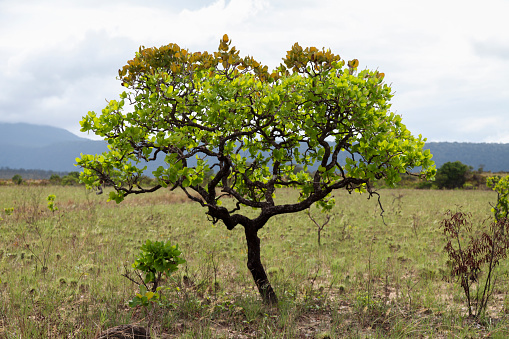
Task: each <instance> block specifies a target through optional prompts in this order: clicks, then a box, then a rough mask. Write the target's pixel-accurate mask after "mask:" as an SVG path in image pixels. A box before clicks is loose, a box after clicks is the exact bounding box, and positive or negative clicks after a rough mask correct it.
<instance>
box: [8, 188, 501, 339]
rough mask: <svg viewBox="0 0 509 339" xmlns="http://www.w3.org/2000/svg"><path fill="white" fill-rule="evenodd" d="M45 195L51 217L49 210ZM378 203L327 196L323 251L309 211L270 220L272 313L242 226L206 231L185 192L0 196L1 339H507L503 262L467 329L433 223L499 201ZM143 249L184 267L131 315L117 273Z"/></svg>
mask: <svg viewBox="0 0 509 339" xmlns="http://www.w3.org/2000/svg"><path fill="white" fill-rule="evenodd" d="M49 194H54V195H56V200H55V202H56V206H57V207H58V208H59V209H58V211H56V212H53V213H52V212H51V211H50V210H48V208H47V207H46V205H47V203H46V197H47V196H48V195H49ZM295 194H296V192H294V191H292V190H282V191H279V192H278V197H279V199H282V201H284V200H285V199H290V198H291V197H292V196H293V195H295ZM380 194H381V197H382V198H381V202H382V204H383V207H384V209H385V213H384V217H383V219H382V218H381V217H380V212H381V210H380V208H379V206H378V202H377V201H376V199H371V200H367V195H359V194H351V195H350V194H348V193H347V192H336V193H335V194H334V195H335V198H336V202H337V203H336V207H335V208H334V210H333V212H332V213H333V219H332V221H331V222H330V223H329V224H328V225H327V226H325V228H324V230H323V231H322V234H321V246H318V242H317V236H318V234H317V233H318V232H317V229H316V226H315V225H314V224H313V222H312V221H311V220H310V219H309V218H308V216H307V215H306V213H304V212H302V213H298V214H292V215H284V216H279V217H277V218H274V219H271V220H270V221H269V223H268V224H267V225H266V226H265V227H264V229H262V230H261V232H260V233H259V236H260V238H261V244H262V261H263V262H264V265H265V268H266V271H267V273H268V274H269V276H270V280H271V282H272V284H273V287H274V288H275V290H276V293H277V294H278V296H279V298H280V302H279V306H278V307H277V308H269V307H267V306H264V305H263V304H262V303H261V300H260V297H259V295H258V292H257V290H256V288H255V285H254V282H253V280H252V277H251V274H250V273H249V271H248V269H247V267H246V246H245V240H244V234H243V229H242V228H241V227H237V228H236V229H234V230H233V231H228V230H226V228H225V227H224V226H223V225H222V224H217V225H212V224H211V222H209V221H208V220H207V217H206V215H205V210H204V209H202V208H201V207H200V206H199V205H197V204H195V203H192V202H190V201H188V200H187V199H186V198H185V197H184V196H183V195H182V194H181V193H178V192H170V191H168V190H164V191H163V190H160V191H158V192H156V193H152V194H147V195H143V196H129V197H127V199H126V200H125V201H124V202H123V203H121V204H119V205H117V204H115V203H114V202H109V203H108V202H106V197H107V195H106V194H105V195H95V194H94V193H90V192H87V191H86V190H85V189H84V188H83V187H59V186H20V187H14V186H9V187H7V186H3V187H1V186H0V208H1V210H0V216H1V217H2V218H3V219H4V220H3V221H0V280H1V284H0V300H1V302H0V338H93V337H94V336H95V335H97V334H98V333H99V332H101V331H102V330H104V329H107V328H109V327H113V326H116V325H120V324H139V325H141V326H147V324H148V323H150V330H151V334H152V337H153V338H364V337H370V338H373V337H375V338H405V337H412V338H415V337H417V338H419V337H422V338H464V337H483V336H485V337H490V338H504V337H507V336H509V318H508V316H507V313H508V312H509V299H508V298H507V296H506V291H507V290H508V287H509V277H508V272H509V265H508V263H507V262H506V261H504V262H502V264H501V265H500V266H499V267H498V268H497V274H498V280H497V282H496V283H497V285H496V290H495V292H494V294H493V296H492V299H491V301H490V303H489V305H488V306H489V310H488V314H487V315H486V317H484V318H482V319H481V320H482V321H473V320H472V319H470V318H468V317H467V315H468V313H467V310H466V304H465V298H464V294H463V291H462V290H461V288H460V287H459V286H458V284H455V283H451V282H447V281H446V279H444V277H447V276H448V272H449V269H448V266H447V255H446V254H445V253H444V251H443V248H444V245H445V239H444V237H443V235H442V232H441V230H440V227H439V226H440V222H441V220H443V219H444V212H445V211H446V210H448V209H451V210H453V211H456V210H457V209H459V208H461V210H463V211H465V212H471V213H472V214H473V216H472V218H473V220H475V221H479V222H480V221H482V220H484V219H486V218H487V217H489V216H490V213H491V212H490V203H494V202H495V200H496V194H495V193H493V192H491V191H459V190H457V191H437V190H431V191H424V190H381V191H380ZM225 203H226V204H228V203H233V201H228V200H227V201H225ZM9 207H13V208H14V212H13V213H12V215H6V214H5V212H4V208H9ZM311 212H312V215H314V216H315V217H316V218H317V219H319V220H323V218H324V216H323V215H320V214H319V212H318V211H317V210H315V209H313V210H312V211H311ZM246 213H255V211H246ZM384 222H385V223H384ZM147 239H150V240H153V241H154V240H159V241H166V240H168V239H169V240H171V242H172V243H173V244H178V245H179V248H180V250H181V251H182V256H183V257H184V258H185V259H186V261H187V263H186V264H185V265H183V266H181V267H180V269H179V270H178V271H177V272H175V273H174V274H173V275H172V276H170V277H169V278H168V279H167V280H166V281H165V282H164V286H165V289H164V290H163V291H162V295H163V296H164V298H163V301H162V303H161V305H156V304H153V305H152V306H151V307H149V308H143V307H137V308H130V307H129V306H128V305H127V302H128V301H129V300H130V299H132V298H133V296H134V295H135V293H136V292H137V291H138V287H137V286H135V285H134V284H133V283H132V282H130V281H129V280H127V279H126V278H124V277H123V276H122V275H121V274H122V273H124V271H125V267H127V268H130V267H131V264H132V263H133V261H134V259H135V257H136V256H137V254H138V253H139V248H140V246H141V244H142V243H144V242H145V240H147Z"/></svg>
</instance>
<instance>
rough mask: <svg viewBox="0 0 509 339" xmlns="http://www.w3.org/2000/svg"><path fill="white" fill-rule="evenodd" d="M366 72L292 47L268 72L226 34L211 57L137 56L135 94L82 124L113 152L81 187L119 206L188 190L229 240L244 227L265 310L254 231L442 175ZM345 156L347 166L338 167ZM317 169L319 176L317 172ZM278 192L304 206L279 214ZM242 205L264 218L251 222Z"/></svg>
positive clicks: (128, 84) (132, 76) (380, 82)
mask: <svg viewBox="0 0 509 339" xmlns="http://www.w3.org/2000/svg"><path fill="white" fill-rule="evenodd" d="M358 66H359V61H358V60H356V59H354V60H351V61H348V62H346V61H344V60H342V59H341V58H340V57H339V56H338V55H336V54H333V53H332V52H331V51H330V50H326V49H321V50H320V49H317V48H315V47H307V48H303V47H301V46H300V45H299V44H297V43H296V44H294V45H293V46H292V48H291V49H290V50H289V51H288V53H287V55H286V57H285V58H283V63H282V64H281V65H279V66H278V67H277V68H276V69H274V70H273V71H269V70H268V67H267V66H264V65H262V64H261V63H260V62H258V61H256V60H255V59H254V58H253V57H250V56H248V57H241V56H240V55H239V51H238V50H237V49H236V48H235V47H233V46H232V45H231V41H230V40H229V38H228V36H227V35H224V37H223V38H222V39H221V40H220V43H219V48H218V51H217V52H214V53H208V52H203V53H202V52H194V53H191V52H189V51H188V50H187V49H183V48H180V47H179V46H178V45H176V44H169V45H166V46H162V47H159V48H143V47H140V49H139V51H138V52H137V53H136V56H135V58H134V59H132V60H130V61H128V63H127V65H125V66H124V67H123V68H122V69H120V70H119V79H120V80H121V82H122V85H123V86H124V87H125V88H126V89H127V90H126V91H125V92H123V93H122V94H121V95H120V100H118V101H117V100H111V101H110V102H109V103H108V105H107V106H106V108H104V109H103V110H102V113H101V114H96V113H95V112H89V113H88V115H87V116H85V117H84V118H83V120H82V121H81V126H82V129H81V130H82V131H83V132H88V131H92V132H93V133H95V134H97V135H99V136H102V137H104V138H105V140H107V141H108V143H109V146H108V147H109V151H108V152H105V153H103V154H101V155H83V154H82V155H81V158H78V159H77V164H78V165H79V166H81V167H82V168H83V172H82V174H81V176H80V179H81V180H82V181H83V182H85V183H86V184H87V185H88V186H89V187H98V186H100V185H102V184H108V185H111V186H113V188H114V191H112V192H111V193H110V197H109V198H110V199H111V200H115V201H117V202H121V201H122V200H123V199H124V197H125V196H127V195H129V194H139V193H147V192H153V191H155V190H157V189H160V188H162V187H170V188H171V189H176V188H181V189H182V190H184V191H185V192H186V194H188V196H189V198H190V199H192V200H194V201H196V202H198V203H199V204H201V205H202V206H203V207H205V208H206V209H207V214H208V215H209V217H210V218H211V220H212V221H213V222H214V223H216V222H218V221H222V222H223V223H224V224H225V225H226V227H227V228H228V229H230V230H231V229H233V228H234V227H236V226H237V225H242V226H243V227H244V228H245V232H246V239H247V242H248V267H249V268H250V270H251V272H252V273H253V277H254V279H255V281H256V283H257V285H258V287H259V289H260V292H261V293H262V295H263V296H264V298H265V300H269V301H270V300H274V298H275V295H273V296H270V295H269V294H270V293H269V292H267V288H266V287H267V285H268V280H267V279H266V276H265V277H264V275H265V272H263V274H262V275H261V276H258V278H257V276H256V274H255V272H254V271H253V268H252V267H254V266H257V265H258V264H253V262H255V261H256V260H258V261H259V239H258V237H257V236H256V233H257V231H258V230H259V229H260V228H262V227H263V226H264V225H265V223H266V222H267V220H269V218H271V217H272V216H275V215H278V214H283V213H294V212H298V211H303V210H305V209H307V208H308V207H309V206H311V205H312V204H314V203H318V204H320V205H321V206H322V207H323V208H325V209H328V208H331V207H332V206H333V204H334V200H333V199H330V193H331V192H332V191H333V190H335V189H346V190H348V191H353V190H360V191H367V192H369V193H370V194H373V193H374V192H373V190H372V186H371V183H372V182H373V181H374V180H378V179H385V181H386V182H387V183H388V184H395V183H396V182H398V181H399V180H400V174H401V173H405V172H407V171H408V170H410V169H412V168H414V167H417V166H420V167H421V168H422V172H421V174H422V175H423V176H424V177H426V178H432V177H433V175H434V173H435V168H434V164H433V161H432V160H431V157H432V155H431V154H430V152H429V150H426V151H425V150H423V146H424V142H425V139H423V138H422V137H421V136H420V135H419V136H418V137H414V136H412V134H411V133H410V132H409V131H408V130H407V128H406V127H405V125H404V124H403V123H402V121H401V116H399V115H397V114H394V113H393V112H391V111H390V107H391V105H390V99H391V98H392V96H393V94H392V91H391V88H390V86H389V85H387V84H385V83H384V74H383V73H381V72H379V71H371V70H367V69H365V70H361V71H359V70H358ZM126 103H127V104H129V105H130V108H128V109H124V108H125V107H126ZM343 153H346V154H347V155H348V156H347V159H346V164H340V163H339V161H338V156H339V155H340V154H343ZM158 159H164V164H162V165H161V166H159V167H158V169H157V170H156V171H154V172H153V173H152V174H153V176H154V177H155V178H156V184H154V185H152V186H149V187H147V186H143V185H142V183H141V180H140V179H141V177H142V175H143V174H144V171H145V170H146V166H144V163H146V162H149V161H155V160H158ZM190 159H196V165H190ZM193 163H194V162H193ZM313 164H318V165H319V167H318V170H317V171H316V172H315V173H314V174H310V173H309V172H308V171H307V170H308V167H309V166H311V165H313ZM211 170H212V171H214V174H213V175H212V177H211V178H210V179H209V180H207V182H206V183H204V178H205V176H206V175H207V173H210V171H211ZM280 187H293V188H295V189H298V190H299V191H300V197H299V199H298V200H297V201H293V202H285V203H283V204H278V203H277V202H276V200H275V199H274V197H275V194H276V189H277V188H280ZM224 195H228V196H231V197H233V198H234V199H235V200H236V201H237V204H236V206H235V207H234V208H232V209H227V208H226V207H223V206H222V205H221V198H222V197H223V196H224ZM243 206H248V207H251V208H255V209H257V210H258V211H259V214H258V215H257V216H256V217H254V218H252V219H250V218H248V217H247V216H245V215H244V214H242V208H243ZM252 246H254V247H252ZM256 246H258V249H257V251H258V253H257V255H258V258H255V257H256V253H252V252H253V251H254V252H256V248H255V247H256ZM253 265H254V266H253ZM260 266H261V263H260ZM262 271H263V267H262ZM260 279H261V280H260ZM263 279H265V280H263ZM264 286H265V287H264ZM269 286H270V285H269ZM265 292H267V293H269V294H267V293H265ZM267 295H269V297H267ZM270 298H273V299H270Z"/></svg>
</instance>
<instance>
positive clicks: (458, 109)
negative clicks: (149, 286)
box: [0, 0, 509, 143]
mask: <svg viewBox="0 0 509 339" xmlns="http://www.w3.org/2000/svg"><path fill="white" fill-rule="evenodd" d="M508 15H509V1H508V0H498V1H497V0H486V1H478V0H477V1H471V0H427V1H411V0H406V1H403V0H400V1H398V0H388V1H387V0H386V1H380V0H357V1H351V0H349V1H342V0H310V1H306V0H280V1H271V0H229V1H227V0H218V1H217V0H216V1H215V0H198V1H191V0H190V1H183V0H178V1H174V0H144V1H141V0H140V1H134V0H122V1H120V0H119V1H117V0H108V1H105V0H87V1H79V0H75V1H69V0H45V1H36V0H0V122H27V123H36V124H45V125H51V126H57V127H62V128H65V129H67V130H69V131H71V132H73V133H75V134H78V135H80V136H84V137H90V138H93V136H91V135H86V134H83V133H80V132H79V128H80V126H79V121H80V120H81V117H82V116H83V115H86V113H87V112H88V111H91V110H92V111H96V112H98V113H99V112H100V111H101V109H102V108H104V106H105V105H106V100H111V99H117V98H118V94H119V93H121V92H122V87H121V86H120V82H119V81H118V80H116V76H117V75H118V73H117V72H118V69H119V68H121V67H122V66H123V65H125V64H126V62H127V60H129V59H132V58H133V57H134V53H135V52H136V51H137V50H138V47H139V46H140V45H144V46H146V47H152V46H156V47H159V46H161V45H166V44H169V43H176V44H178V45H179V46H180V47H184V48H188V49H189V50H190V51H191V52H194V51H204V50H206V51H209V52H213V51H215V50H217V46H218V44H219V39H221V37H222V36H223V34H224V33H227V34H228V35H229V37H230V39H231V40H232V41H233V42H232V44H233V45H235V46H236V47H237V49H239V50H240V53H241V55H242V56H245V55H252V56H254V58H255V59H257V60H258V61H260V62H262V63H263V64H266V65H268V66H269V68H271V69H272V68H274V67H276V66H277V65H278V64H279V63H280V62H281V58H282V57H284V56H285V55H286V51H287V50H288V49H290V48H291V46H292V45H293V44H294V43H295V42H299V43H300V44H301V46H303V47H307V46H315V47H318V48H322V47H325V48H330V49H331V50H332V52H334V53H336V54H339V55H340V56H341V57H342V58H343V59H346V60H350V59H353V58H357V59H359V61H360V66H359V69H364V68H370V69H378V70H379V71H381V72H384V73H385V74H386V77H385V80H386V82H387V83H389V84H392V89H393V91H394V92H395V96H394V98H393V100H392V103H393V106H392V110H393V111H394V112H396V113H397V114H400V115H402V116H403V122H404V123H405V124H406V125H407V127H408V128H409V129H410V131H412V132H413V134H415V135H417V134H422V135H423V136H424V137H427V138H428V141H458V142H504V143H509V19H508Z"/></svg>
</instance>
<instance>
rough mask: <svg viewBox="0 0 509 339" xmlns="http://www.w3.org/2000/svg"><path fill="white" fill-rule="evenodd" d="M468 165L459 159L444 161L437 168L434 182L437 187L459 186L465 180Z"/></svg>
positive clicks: (461, 185) (468, 170)
mask: <svg viewBox="0 0 509 339" xmlns="http://www.w3.org/2000/svg"><path fill="white" fill-rule="evenodd" d="M469 172H470V167H469V166H467V165H465V164H463V163H461V162H460V161H455V162H446V163H445V164H443V165H442V166H441V167H440V168H439V169H438V170H437V175H436V183H437V186H438V188H448V189H453V188H461V187H463V185H464V184H465V182H466V181H467V174H468V173H469Z"/></svg>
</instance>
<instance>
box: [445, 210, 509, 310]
mask: <svg viewBox="0 0 509 339" xmlns="http://www.w3.org/2000/svg"><path fill="white" fill-rule="evenodd" d="M446 215H447V217H446V218H445V219H444V220H443V221H442V224H441V227H442V228H443V231H444V235H445V237H446V241H447V244H446V245H445V248H444V250H445V252H447V254H448V256H449V259H450V262H451V272H450V273H451V276H452V277H453V278H455V279H457V280H458V282H459V284H460V286H461V287H462V289H463V292H464V294H465V297H466V299H467V306H468V315H469V316H471V317H474V318H479V316H480V315H482V314H483V313H485V312H486V307H487V304H488V300H489V298H490V296H491V294H492V293H493V289H494V287H495V282H496V275H495V272H494V269H495V267H496V266H497V265H498V264H499V263H500V260H502V259H505V258H506V256H507V249H508V248H509V236H508V235H507V230H506V229H508V230H509V222H508V220H507V219H505V218H504V219H502V220H499V221H496V222H495V221H491V222H490V223H489V226H488V227H485V225H482V227H481V230H480V232H475V230H473V228H472V223H471V222H470V218H471V215H470V214H469V213H463V212H456V213H452V212H451V211H448V212H447V214H446ZM504 230H506V231H504ZM465 242H466V243H465ZM481 273H484V277H483V278H484V281H482V279H481V278H482V274H481ZM474 286H475V287H476V288H475V292H474V289H473V287H474Z"/></svg>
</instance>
